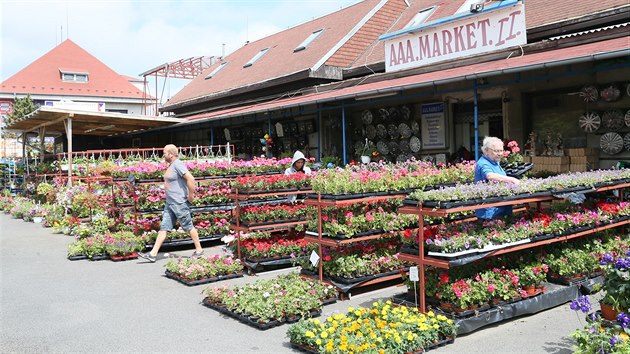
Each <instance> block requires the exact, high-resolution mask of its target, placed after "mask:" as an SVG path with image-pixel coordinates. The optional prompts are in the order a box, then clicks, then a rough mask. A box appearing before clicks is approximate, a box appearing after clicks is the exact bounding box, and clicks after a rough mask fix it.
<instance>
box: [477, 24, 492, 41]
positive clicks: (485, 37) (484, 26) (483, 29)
mask: <svg viewBox="0 0 630 354" xmlns="http://www.w3.org/2000/svg"><path fill="white" fill-rule="evenodd" d="M488 26H490V19H485V20H481V21H479V22H477V28H479V29H480V30H481V45H482V46H484V47H485V46H487V45H488V35H487V32H486V30H487V28H488Z"/></svg>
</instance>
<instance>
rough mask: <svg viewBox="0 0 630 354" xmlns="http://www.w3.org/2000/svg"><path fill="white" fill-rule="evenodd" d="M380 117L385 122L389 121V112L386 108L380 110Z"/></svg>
mask: <svg viewBox="0 0 630 354" xmlns="http://www.w3.org/2000/svg"><path fill="white" fill-rule="evenodd" d="M378 115H379V116H381V119H382V120H383V121H387V120H388V119H389V111H388V110H386V109H385V108H381V109H379V110H378Z"/></svg>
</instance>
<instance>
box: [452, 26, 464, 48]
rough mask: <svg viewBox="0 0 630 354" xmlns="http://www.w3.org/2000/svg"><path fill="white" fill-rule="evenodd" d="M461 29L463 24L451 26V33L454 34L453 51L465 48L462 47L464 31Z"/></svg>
mask: <svg viewBox="0 0 630 354" xmlns="http://www.w3.org/2000/svg"><path fill="white" fill-rule="evenodd" d="M463 29H464V26H459V27H455V28H453V35H454V36H455V53H457V52H459V51H462V50H466V48H465V47H464V36H463V35H464V33H463V31H462V30H463Z"/></svg>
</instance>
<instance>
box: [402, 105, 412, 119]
mask: <svg viewBox="0 0 630 354" xmlns="http://www.w3.org/2000/svg"><path fill="white" fill-rule="evenodd" d="M400 114H401V115H402V119H404V120H410V119H411V108H409V106H407V105H403V106H402V107H400Z"/></svg>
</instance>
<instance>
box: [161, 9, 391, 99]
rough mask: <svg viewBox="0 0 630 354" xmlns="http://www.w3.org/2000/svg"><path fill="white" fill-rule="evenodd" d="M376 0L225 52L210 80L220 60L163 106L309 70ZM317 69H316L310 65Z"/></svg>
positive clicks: (363, 16)
mask: <svg viewBox="0 0 630 354" xmlns="http://www.w3.org/2000/svg"><path fill="white" fill-rule="evenodd" d="M379 2H380V0H366V1H362V2H360V3H358V4H355V5H352V6H349V7H347V8H345V9H341V10H339V11H336V12H333V13H331V14H329V15H327V16H324V17H320V18H317V19H314V20H312V21H309V22H306V23H303V24H301V25H298V26H296V27H293V28H289V29H287V30H284V31H282V32H278V33H276V34H273V35H270V36H268V37H265V38H263V39H260V40H257V41H254V42H251V43H248V44H246V45H245V46H243V47H241V48H240V49H238V50H236V51H235V52H233V53H232V54H230V55H228V56H227V57H226V58H225V59H224V61H225V62H227V63H228V64H227V65H226V66H225V67H224V68H223V69H221V71H220V72H218V73H217V74H216V75H215V76H213V77H212V78H211V79H208V80H205V77H206V76H207V75H208V74H209V73H211V72H212V71H213V70H214V69H215V68H216V67H217V66H219V65H220V63H215V64H214V65H212V66H211V67H210V68H208V69H207V70H206V71H204V72H203V73H202V74H201V75H199V76H197V77H196V78H195V79H194V80H192V81H191V82H190V83H189V84H188V85H186V87H184V88H183V89H182V90H181V91H179V92H178V93H177V94H176V95H175V96H173V97H172V98H171V99H170V100H169V102H167V103H166V106H167V107H168V106H169V105H174V104H177V103H181V102H186V101H189V100H192V99H195V98H199V97H203V96H206V95H211V94H216V93H220V92H225V91H229V90H232V89H235V88H239V87H246V86H249V85H252V84H255V83H259V82H264V81H267V80H271V79H275V78H280V77H284V76H288V75H291V74H294V73H298V72H302V71H304V70H308V69H311V68H312V67H313V66H314V65H316V64H317V63H318V62H319V61H320V60H322V59H323V58H325V56H326V55H327V54H328V52H329V51H330V50H331V49H332V48H334V47H335V45H337V44H338V43H339V42H340V41H341V40H342V39H343V38H344V37H345V36H347V35H348V34H349V33H350V32H351V30H352V29H353V28H354V27H355V25H356V24H357V23H359V22H360V21H361V20H362V19H364V18H365V16H366V15H367V14H369V13H370V11H371V10H372V9H373V8H374V7H375V6H376V5H377V4H378V3H379ZM320 29H324V31H323V32H322V34H321V35H320V36H319V37H317V39H315V40H314V41H313V42H312V43H311V44H310V45H309V46H308V48H306V49H305V50H301V51H298V52H293V50H294V49H295V48H296V47H297V46H298V45H300V43H302V42H303V41H304V40H305V39H306V38H307V37H308V36H309V35H310V34H311V33H313V32H315V31H318V30H320ZM264 48H270V49H269V51H268V52H267V53H266V54H265V55H264V56H263V57H262V58H260V60H258V61H257V62H256V63H254V65H252V66H250V67H248V68H243V65H244V64H245V63H247V62H248V61H249V60H250V59H251V58H253V57H254V55H256V54H257V53H258V52H260V50H261V49H264ZM314 69H317V68H314Z"/></svg>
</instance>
